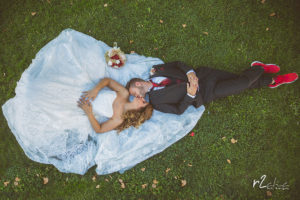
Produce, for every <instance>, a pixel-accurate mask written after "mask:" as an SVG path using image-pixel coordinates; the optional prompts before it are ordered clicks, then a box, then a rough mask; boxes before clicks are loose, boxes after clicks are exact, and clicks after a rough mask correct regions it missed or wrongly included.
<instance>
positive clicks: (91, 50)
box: [2, 29, 205, 175]
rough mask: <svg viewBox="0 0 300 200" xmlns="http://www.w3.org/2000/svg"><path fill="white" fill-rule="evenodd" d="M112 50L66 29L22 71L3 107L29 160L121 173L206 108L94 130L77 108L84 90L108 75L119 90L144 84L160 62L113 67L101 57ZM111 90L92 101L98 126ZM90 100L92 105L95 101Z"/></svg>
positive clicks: (137, 59)
mask: <svg viewBox="0 0 300 200" xmlns="http://www.w3.org/2000/svg"><path fill="white" fill-rule="evenodd" d="M110 48H111V47H110V46H108V45H106V44H105V43H104V42H102V41H99V40H96V39H94V38H93V37H91V36H88V35H86V34H83V33H81V32H78V31H75V30H72V29H65V30H63V31H62V32H61V33H60V34H59V35H58V36H57V37H56V38H54V39H53V40H52V41H50V42H49V43H48V44H46V46H44V47H43V48H42V49H41V50H40V51H39V52H38V53H37V55H36V57H35V58H34V59H33V60H32V63H31V64H30V66H29V67H28V68H27V69H26V70H25V71H24V72H23V74H22V76H21V78H20V80H19V81H18V82H17V86H16V88H15V93H16V95H15V96H14V97H13V98H11V99H8V100H7V101H6V102H5V104H3V105H2V111H3V114H4V116H5V118H6V120H7V123H8V126H9V128H10V130H11V132H12V133H13V134H14V136H15V138H16V140H17V142H18V143H19V144H20V146H21V147H22V149H23V150H24V152H25V154H26V156H28V157H29V158H30V159H31V160H33V161H36V162H39V163H45V164H52V165H54V166H55V167H56V168H57V169H58V170H59V171H61V172H65V173H76V174H81V175H83V174H85V173H86V172H87V170H88V169H89V168H91V167H92V166H94V165H97V168H96V173H97V174H99V175H101V174H110V173H113V172H116V171H119V172H120V173H124V171H126V170H128V169H130V168H132V167H134V166H135V165H136V164H138V163H140V162H142V161H144V160H146V159H148V158H150V157H151V156H153V155H155V154H158V153H160V152H162V151H163V150H165V149H166V148H167V147H169V146H170V145H171V144H173V143H175V142H176V141H178V140H180V139H181V138H182V137H184V136H185V135H187V134H188V133H189V132H190V131H191V130H192V129H193V127H194V126H195V125H196V123H197V122H198V120H199V119H200V117H201V116H202V114H203V112H204V110H205V108H204V106H201V107H199V108H197V109H196V108H195V107H193V106H190V107H189V108H188V109H187V110H186V111H185V112H184V113H183V114H182V115H175V114H168V113H162V112H159V111H156V110H155V111H154V112H153V115H152V118H151V119H150V120H148V121H146V122H145V123H144V124H142V125H141V126H140V127H139V128H137V129H136V128H134V127H130V128H128V129H126V130H124V131H122V132H121V133H120V134H119V135H118V134H117V133H116V131H109V132H106V133H102V134H98V133H96V132H95V131H94V130H93V128H92V126H91V124H90V122H89V120H88V118H87V116H86V115H85V113H84V111H83V110H82V109H81V108H79V107H78V106H77V100H78V99H79V98H80V96H81V94H82V92H83V91H87V90H89V89H92V88H93V87H94V86H95V85H96V84H97V83H98V82H99V81H100V80H101V79H102V78H104V77H109V78H112V79H114V80H116V81H117V82H119V83H121V84H122V85H126V83H127V81H129V80H130V79H131V78H134V77H139V78H142V79H147V78H148V77H149V71H150V68H151V67H152V66H153V65H156V64H161V63H163V62H162V60H160V59H159V58H153V57H145V56H143V55H138V54H126V57H127V61H126V64H125V65H124V66H123V67H122V68H120V69H114V68H112V67H110V66H108V65H107V64H106V61H105V57H104V54H105V52H106V51H107V50H109V49H110ZM100 94H101V95H100ZM114 98H115V95H114V92H113V91H111V90H109V89H107V88H106V89H103V90H102V91H101V92H100V93H99V95H98V96H97V98H96V99H95V103H94V104H93V111H94V114H95V116H96V119H97V120H98V121H99V122H102V121H104V120H107V119H108V117H110V116H111V114H112V107H111V106H109V105H111V103H112V101H113V100H114ZM96 100H97V101H96Z"/></svg>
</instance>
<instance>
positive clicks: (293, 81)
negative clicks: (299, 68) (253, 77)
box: [269, 76, 299, 89]
mask: <svg viewBox="0 0 300 200" xmlns="http://www.w3.org/2000/svg"><path fill="white" fill-rule="evenodd" d="M298 78H299V76H298V77H297V78H296V79H295V80H293V81H292V82H288V83H282V84H280V85H277V86H275V87H269V88H272V89H273V88H277V87H278V86H281V85H283V84H290V83H294V82H295V81H296V80H298Z"/></svg>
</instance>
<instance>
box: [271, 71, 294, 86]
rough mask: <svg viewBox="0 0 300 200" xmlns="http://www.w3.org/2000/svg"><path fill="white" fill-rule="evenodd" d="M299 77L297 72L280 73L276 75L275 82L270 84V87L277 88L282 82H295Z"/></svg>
mask: <svg viewBox="0 0 300 200" xmlns="http://www.w3.org/2000/svg"><path fill="white" fill-rule="evenodd" d="M297 79H298V74H297V73H289V74H284V75H278V76H276V77H274V81H275V83H274V84H269V85H268V86H269V88H276V87H278V86H280V85H282V84H287V83H293V82H294V81H296V80H297Z"/></svg>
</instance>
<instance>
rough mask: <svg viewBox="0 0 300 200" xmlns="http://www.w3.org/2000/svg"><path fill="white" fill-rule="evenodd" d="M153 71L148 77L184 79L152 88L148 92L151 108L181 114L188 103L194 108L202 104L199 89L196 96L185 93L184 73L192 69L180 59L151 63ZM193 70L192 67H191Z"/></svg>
mask: <svg viewBox="0 0 300 200" xmlns="http://www.w3.org/2000/svg"><path fill="white" fill-rule="evenodd" d="M152 68H154V70H155V72H154V73H153V75H151V76H150V78H153V77H157V76H165V77H170V78H178V79H182V80H184V82H182V83H179V84H174V85H170V86H167V87H165V88H163V89H159V90H152V91H150V92H149V93H148V94H149V101H150V103H151V104H152V105H153V108H154V109H156V110H159V111H161V112H165V113H174V114H178V115H179V114H182V113H183V112H184V111H185V110H186V109H187V107H188V106H189V105H193V106H195V107H196V108H198V107H199V106H201V105H202V104H203V99H202V96H201V94H200V92H199V91H197V93H196V97H195V98H192V97H190V96H188V95H187V88H186V87H187V84H186V83H187V82H188V78H187V75H186V73H187V72H188V71H189V70H191V69H193V68H192V67H190V66H188V65H186V64H185V63H183V62H181V61H174V62H169V63H165V64H159V65H153V67H152ZM193 70H194V69H193Z"/></svg>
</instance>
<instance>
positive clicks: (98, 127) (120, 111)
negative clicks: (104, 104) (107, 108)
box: [77, 78, 153, 133]
mask: <svg viewBox="0 0 300 200" xmlns="http://www.w3.org/2000/svg"><path fill="white" fill-rule="evenodd" d="M105 86H107V87H109V88H110V89H112V90H114V91H115V92H116V93H117V94H116V96H117V97H116V98H115V99H114V101H113V102H112V110H113V115H112V117H111V118H110V119H109V120H107V121H106V122H104V123H102V124H99V123H98V121H97V120H96V118H95V116H94V115H93V113H92V107H91V105H90V102H89V100H90V99H92V100H94V99H95V98H96V97H97V95H98V92H99V90H101V89H102V88H103V87H105ZM83 93H84V95H83V96H82V97H81V99H80V100H79V101H78V102H77V103H78V105H79V107H81V108H82V109H83V110H84V111H85V113H86V115H87V116H88V118H89V120H90V122H91V125H92V126H93V128H94V130H95V132H96V133H104V132H107V131H111V130H113V129H117V130H118V133H119V132H120V131H122V130H124V129H125V128H128V127H129V126H134V127H138V126H140V125H141V124H142V123H143V122H144V121H145V120H148V119H150V117H151V115H152V111H153V107H152V105H150V104H149V103H147V102H144V101H143V99H142V98H134V99H133V101H131V102H130V101H129V92H128V90H127V89H126V88H125V87H123V86H122V85H121V84H119V83H118V82H116V81H114V80H112V79H110V78H104V79H102V80H101V81H100V82H99V84H98V85H97V86H96V87H94V88H93V89H92V90H90V91H88V92H83Z"/></svg>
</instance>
